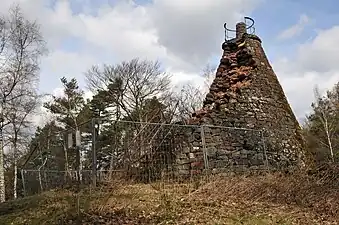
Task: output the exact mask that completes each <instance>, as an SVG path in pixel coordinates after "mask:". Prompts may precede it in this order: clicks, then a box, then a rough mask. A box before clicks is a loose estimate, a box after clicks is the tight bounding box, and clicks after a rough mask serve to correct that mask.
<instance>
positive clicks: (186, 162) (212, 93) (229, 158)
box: [177, 17, 304, 175]
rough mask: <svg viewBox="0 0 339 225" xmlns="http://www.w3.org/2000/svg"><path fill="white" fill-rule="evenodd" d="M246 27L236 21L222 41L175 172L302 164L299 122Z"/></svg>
mask: <svg viewBox="0 0 339 225" xmlns="http://www.w3.org/2000/svg"><path fill="white" fill-rule="evenodd" d="M245 18H248V17H245ZM249 19H250V18H249ZM250 20H251V21H253V20H252V19H250ZM253 24H254V21H253ZM225 29H227V28H226V26H225ZM227 30H229V29H227ZM248 31H249V27H247V25H246V23H244V22H240V23H238V24H237V25H236V30H235V33H236V37H235V38H232V39H229V40H227V39H226V40H225V42H224V43H223V44H222V49H223V55H222V58H221V60H220V64H219V67H218V69H217V72H216V77H215V79H214V81H213V83H212V85H211V86H210V90H209V93H208V94H207V95H206V98H205V100H204V102H203V108H202V109H201V110H198V111H197V112H194V113H193V115H192V118H190V120H189V121H188V123H189V124H191V125H198V126H197V127H192V129H191V131H190V133H189V134H188V133H187V134H186V135H187V136H188V138H189V141H188V142H187V143H186V145H185V147H184V148H183V152H182V153H181V154H179V155H178V156H177V163H178V169H179V170H178V172H179V174H187V175H188V174H192V173H194V174H196V173H198V174H199V173H201V172H202V171H204V169H208V171H212V172H220V171H223V170H228V171H229V170H232V171H239V170H241V171H242V170H248V169H254V170H258V169H259V170H260V169H263V170H266V169H287V168H294V167H296V166H300V165H302V162H303V154H302V150H303V147H304V142H303V139H302V135H301V128H300V126H299V123H298V121H297V119H296V117H295V115H294V114H293V111H292V109H291V107H290V105H289V103H288V101H287V99H286V97H285V94H284V91H283V89H282V87H281V85H280V84H279V81H278V79H277V76H276V75H275V73H274V71H273V69H272V67H271V65H270V63H269V61H268V59H267V57H266V55H265V52H264V49H263V47H262V45H261V39H260V38H259V37H258V36H256V35H255V34H253V33H250V32H248ZM226 127H228V128H226Z"/></svg>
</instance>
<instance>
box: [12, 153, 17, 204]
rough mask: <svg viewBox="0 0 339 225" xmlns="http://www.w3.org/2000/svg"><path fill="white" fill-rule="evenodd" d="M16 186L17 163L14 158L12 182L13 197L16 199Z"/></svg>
mask: <svg viewBox="0 0 339 225" xmlns="http://www.w3.org/2000/svg"><path fill="white" fill-rule="evenodd" d="M17 186H18V165H17V159H16V157H15V158H14V183H13V197H14V199H16V198H17V197H18V196H17V194H18V193H17Z"/></svg>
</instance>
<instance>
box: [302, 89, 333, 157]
mask: <svg viewBox="0 0 339 225" xmlns="http://www.w3.org/2000/svg"><path fill="white" fill-rule="evenodd" d="M338 93H339V85H338V84H336V85H335V86H334V88H333V89H332V90H329V91H327V93H326V95H324V96H322V95H321V94H320V92H319V89H318V88H317V87H316V88H315V90H314V95H315V101H314V102H313V103H312V105H311V106H312V109H313V112H312V113H311V114H310V115H309V116H308V117H307V123H306V126H305V130H306V131H307V132H306V135H307V137H308V140H309V141H308V144H309V145H312V146H311V148H312V149H311V150H312V151H313V152H314V154H317V155H318V158H319V157H321V155H319V154H321V153H322V152H324V153H326V152H327V154H325V155H329V158H330V161H332V162H334V161H335V160H336V154H337V152H336V149H337V148H338V147H339V126H338V119H339V95H338Z"/></svg>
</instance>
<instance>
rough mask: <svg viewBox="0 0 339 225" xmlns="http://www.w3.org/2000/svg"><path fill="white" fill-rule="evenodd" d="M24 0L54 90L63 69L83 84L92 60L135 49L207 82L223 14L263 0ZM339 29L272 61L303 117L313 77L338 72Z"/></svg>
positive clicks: (116, 57) (176, 72)
mask: <svg viewBox="0 0 339 225" xmlns="http://www.w3.org/2000/svg"><path fill="white" fill-rule="evenodd" d="M20 2H21V4H22V8H23V9H24V12H25V14H26V15H27V16H28V17H29V18H30V19H37V20H38V22H39V23H40V24H41V28H42V31H43V34H44V36H45V37H46V40H47V41H48V47H49V48H50V49H49V50H50V55H49V56H48V57H46V58H45V59H44V60H43V64H42V73H41V77H42V79H41V80H42V83H41V88H42V89H43V90H44V91H45V92H46V91H48V92H52V91H53V90H54V89H56V88H58V87H60V80H59V79H60V77H61V76H66V77H68V78H71V77H76V78H77V79H79V82H80V83H81V84H83V72H84V71H85V70H86V69H87V68H88V67H90V66H91V65H92V64H101V63H104V62H105V63H117V62H120V61H121V60H126V59H131V58H134V57H141V58H147V59H158V60H160V61H161V62H162V63H163V65H164V67H165V68H167V69H168V71H169V72H171V73H173V78H172V80H173V83H174V84H181V83H184V82H194V83H197V84H198V85H202V83H203V82H202V79H201V77H199V76H198V73H199V72H200V71H201V70H202V68H203V67H204V66H205V65H206V64H207V62H208V61H209V59H210V58H211V57H212V56H214V55H218V56H219V55H221V43H222V41H223V38H224V37H223V35H224V34H223V32H224V31H223V27H222V26H223V24H224V22H228V23H229V24H233V25H234V26H235V23H236V21H237V20H239V19H241V17H242V16H244V15H249V14H250V12H251V11H252V10H253V9H255V7H257V5H258V4H259V3H260V2H262V0H229V1H225V0H214V1H206V0H185V1H183V0H153V2H152V3H151V4H147V5H143V6H140V5H136V4H135V3H133V1H131V0H129V1H122V0H120V1H118V2H117V3H116V4H114V6H112V5H108V4H103V5H101V6H99V7H97V8H95V7H93V4H94V3H93V2H94V1H92V2H91V6H92V7H91V8H89V7H87V5H86V4H88V5H89V2H90V1H86V2H87V3H82V2H80V1H78V2H80V3H82V5H81V8H83V9H86V11H83V12H81V13H73V12H72V10H71V7H70V0H57V1H56V3H55V7H54V8H53V9H51V8H49V7H48V5H50V4H51V3H52V0H50V1H47V0H21V1H20ZM11 3H13V1H12V0H2V7H1V9H0V13H3V12H6V10H7V9H8V7H9V6H10V4H11ZM84 4H85V5H84ZM225 9H227V11H225ZM309 20H310V19H309V18H308V16H307V15H301V16H300V19H299V21H298V23H297V24H296V25H294V26H292V27H290V28H289V29H287V30H285V31H283V32H282V33H281V34H280V38H283V39H286V38H292V37H295V36H296V35H299V34H300V33H301V32H302V31H303V29H304V27H305V26H306V25H307V24H308V23H309ZM338 35H339V28H338V27H334V28H332V29H329V30H321V31H319V33H318V35H317V37H316V38H314V39H313V40H311V41H308V42H306V43H304V44H302V45H301V46H300V48H299V49H298V50H297V52H296V57H295V58H293V59H291V58H285V59H281V60H278V61H275V62H274V63H273V65H274V68H275V71H276V73H277V75H278V76H279V79H280V81H281V83H282V85H283V87H284V90H285V92H286V94H287V96H288V99H289V101H290V102H291V103H292V106H293V109H294V111H295V112H296V114H297V116H298V117H299V118H300V117H302V116H303V115H304V114H305V112H306V111H307V110H308V109H309V105H310V103H311V101H312V99H313V87H314V85H315V84H319V85H320V86H321V87H323V88H329V87H331V86H332V85H333V83H334V82H336V81H337V80H338V76H339V75H338V74H339V73H338V72H339V70H338V69H339V68H338V65H337V64H336V61H335V60H336V59H337V58H338V57H339V49H338V47H337V45H336V42H335V41H336V37H337V36H338ZM68 39H74V40H76V41H79V43H80V42H81V43H82V45H81V49H80V50H77V49H76V48H75V47H74V46H68V47H69V49H65V47H64V48H61V47H60V46H61V45H62V43H64V41H65V40H68ZM263 42H265V40H263ZM72 47H74V48H75V50H74V49H73V48H72ZM323 78H325V79H323ZM82 86H83V85H82ZM87 96H90V93H87Z"/></svg>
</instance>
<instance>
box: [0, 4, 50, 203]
mask: <svg viewBox="0 0 339 225" xmlns="http://www.w3.org/2000/svg"><path fill="white" fill-rule="evenodd" d="M44 53H46V48H45V42H44V40H43V38H42V35H41V32H40V28H39V25H38V24H37V23H36V22H35V21H33V22H32V21H29V20H27V19H25V18H24V16H23V14H22V12H21V9H20V7H19V6H18V5H13V6H12V7H11V9H10V11H9V15H8V16H5V17H3V18H0V79H1V83H0V96H1V97H0V100H1V115H2V116H1V117H2V118H4V119H5V120H4V121H3V123H2V124H1V127H0V130H1V131H2V130H3V129H5V127H6V126H7V125H9V124H11V122H10V121H9V120H6V119H8V118H9V117H10V116H9V115H10V113H11V112H12V110H13V106H11V103H12V102H14V101H16V100H17V99H21V98H22V99H25V98H27V97H28V96H31V97H34V96H37V95H36V92H35V91H36V88H37V83H38V80H39V59H40V57H41V56H42V55H43V54H44ZM20 102H22V101H21V100H20ZM3 154H4V152H3V147H2V146H0V201H1V202H3V201H5V185H4V169H3V168H4V163H3Z"/></svg>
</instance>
